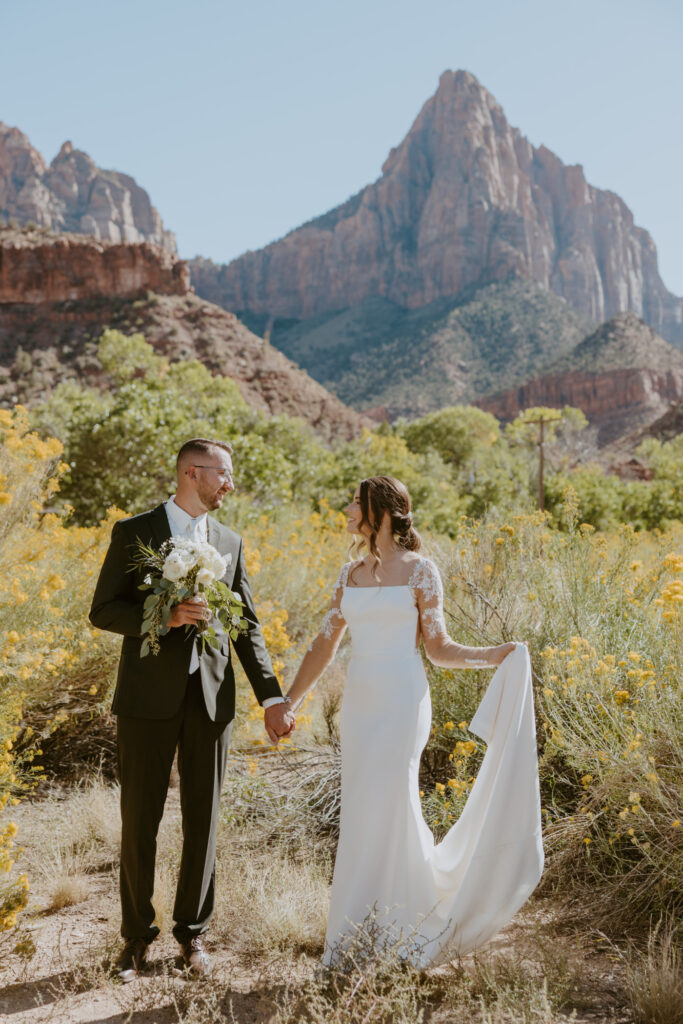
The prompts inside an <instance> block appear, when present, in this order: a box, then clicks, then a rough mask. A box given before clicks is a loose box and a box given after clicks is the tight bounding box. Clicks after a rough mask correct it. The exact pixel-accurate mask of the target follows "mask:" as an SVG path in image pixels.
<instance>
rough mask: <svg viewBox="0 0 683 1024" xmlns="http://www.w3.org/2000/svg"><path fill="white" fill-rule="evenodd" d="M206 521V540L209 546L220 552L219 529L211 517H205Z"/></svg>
mask: <svg viewBox="0 0 683 1024" xmlns="http://www.w3.org/2000/svg"><path fill="white" fill-rule="evenodd" d="M206 521H207V530H206V534H207V539H208V541H209V544H211V545H212V546H213V547H214V548H216V550H217V551H220V550H221V528H220V525H219V524H218V523H217V522H216V520H215V519H212V518H211V516H207V517H206Z"/></svg>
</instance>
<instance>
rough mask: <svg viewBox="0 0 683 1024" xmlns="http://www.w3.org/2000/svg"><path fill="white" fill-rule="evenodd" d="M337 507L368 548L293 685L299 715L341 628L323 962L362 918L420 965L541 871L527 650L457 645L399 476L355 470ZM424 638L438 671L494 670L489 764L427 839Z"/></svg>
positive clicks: (448, 951) (490, 922)
mask: <svg viewBox="0 0 683 1024" xmlns="http://www.w3.org/2000/svg"><path fill="white" fill-rule="evenodd" d="M345 512H346V515H347V517H348V527H347V529H348V531H349V532H350V533H352V534H354V535H355V537H356V550H357V552H359V551H360V550H361V549H363V548H364V549H366V553H365V557H364V558H361V559H359V560H357V561H354V562H349V563H347V564H346V565H344V566H343V567H342V570H341V572H340V574H339V578H338V580H337V584H336V587H335V590H334V594H333V596H332V600H331V602H330V606H329V609H328V611H327V614H326V615H325V618H324V619H323V622H322V625H321V628H320V631H319V633H318V635H317V636H316V638H315V640H314V641H313V643H312V644H311V646H310V648H309V650H308V652H307V654H306V655H305V657H304V659H303V661H302V663H301V666H300V668H299V670H298V672H297V675H296V677H295V679H294V682H293V683H292V686H291V689H290V691H289V693H288V699H289V700H290V701H291V702H292V705H293V708H294V709H296V707H298V706H299V705H300V704H301V702H302V701H303V699H304V697H305V695H306V693H307V692H308V691H309V690H310V689H311V687H313V686H314V685H315V683H316V682H317V681H318V679H319V678H320V676H321V675H322V673H323V671H324V670H325V668H326V667H327V666H328V665H329V663H330V661H331V660H332V658H333V657H334V654H335V651H336V649H337V647H338V645H339V642H340V640H341V638H342V636H343V634H344V631H345V630H346V627H347V625H348V627H349V629H350V632H351V638H352V653H351V659H350V662H349V667H348V674H347V678H346V684H345V689H344V698H343V702H342V707H341V713H340V736H341V755H342V783H341V820H340V833H339V844H338V848H337V856H336V861H335V868H334V877H333V880H332V893H331V901H330V912H329V918H328V926H327V935H326V948H325V957H324V961H325V963H327V964H330V965H334V964H335V963H336V962H337V961H338V960H339V959H340V958H341V956H342V955H343V953H344V950H345V949H347V948H348V947H349V945H350V944H352V943H353V941H354V937H355V936H357V935H358V933H359V929H362V927H363V924H364V923H365V925H366V926H367V925H368V923H369V921H372V922H373V928H374V930H375V933H376V931H377V928H379V931H380V934H381V936H382V938H381V940H380V942H381V943H382V944H389V943H391V944H392V945H395V946H397V947H398V949H399V950H400V955H401V956H402V957H404V958H405V959H407V960H410V961H411V962H412V963H414V964H415V965H416V966H427V965H429V964H432V963H435V962H438V961H439V960H443V959H447V958H449V957H453V956H456V955H458V954H463V953H466V952H468V951H469V950H471V949H473V948H475V947H477V946H479V945H481V944H482V943H483V942H485V941H487V939H489V938H490V937H491V936H492V935H494V934H495V933H496V932H497V931H498V930H499V929H500V928H501V927H502V926H503V925H504V924H506V923H507V921H509V920H510V918H511V917H512V916H513V915H514V914H515V913H516V911H517V910H518V909H519V907H520V906H521V905H522V903H523V902H524V901H525V900H526V899H527V897H528V896H529V894H530V893H531V892H532V890H533V889H534V888H535V886H536V884H537V882H538V880H539V878H540V875H541V870H542V866H543V848H542V845H541V827H540V801H539V791H538V770H537V759H536V742H535V729H534V717H533V695H532V690H531V676H530V666H529V656H528V653H527V650H526V647H525V646H524V645H523V644H515V643H507V644H501V645H500V646H497V647H463V646H462V645H461V644H458V643H456V642H455V641H454V640H451V638H450V637H449V635H448V633H447V630H446V625H445V622H444V616H443V588H442V585H441V579H440V576H439V573H438V570H437V568H436V566H435V565H434V563H433V562H431V561H430V560H429V559H427V558H425V557H423V555H422V554H421V542H420V537H419V535H418V534H417V532H416V531H415V530H414V529H413V526H412V515H411V503H410V496H409V494H408V491H407V490H406V488H405V487H404V485H403V484H402V483H401V482H400V481H399V480H396V479H394V478H393V477H387V476H377V477H370V478H368V479H367V480H363V481H362V482H361V484H360V486H359V487H358V489H357V490H356V493H355V494H354V497H353V501H352V502H351V504H350V505H348V506H347V508H346V509H345ZM420 640H421V641H422V644H423V645H424V650H425V653H426V655H427V657H428V658H429V660H430V661H431V662H432V663H433V664H434V665H439V666H442V667H445V668H454V669H465V668H481V667H491V668H493V667H496V666H500V667H498V669H497V671H496V673H495V675H494V677H493V679H492V681H491V683H490V684H489V687H488V689H487V691H486V695H485V697H484V699H483V701H482V703H481V705H480V707H479V709H478V711H477V713H476V715H475V717H474V719H473V720H472V723H471V726H470V728H471V731H472V732H474V733H476V734H477V735H479V736H480V737H482V738H483V739H484V740H485V741H486V742H487V744H488V748H487V752H486V755H485V758H484V761H483V763H482V765H481V768H480V770H479V773H478V775H477V779H476V781H475V783H474V786H473V788H472V790H471V792H470V795H469V797H468V800H467V803H466V805H465V808H464V809H463V812H462V814H461V815H460V818H459V820H458V821H457V822H456V823H455V824H454V825H453V827H452V828H451V830H450V831H449V832H448V833H447V835H446V836H445V837H444V839H443V840H442V841H441V842H440V843H437V844H435V842H434V838H433V836H432V833H431V831H430V829H429V828H428V826H427V824H426V822H425V820H424V818H423V816H422V810H421V806H420V796H419V785H418V771H419V764H420V755H421V753H422V751H423V749H424V747H425V745H426V743H427V740H428V738H429V733H430V727H431V703H430V698H429V688H428V684H427V677H426V675H425V671H424V667H423V664H422V657H421V653H420Z"/></svg>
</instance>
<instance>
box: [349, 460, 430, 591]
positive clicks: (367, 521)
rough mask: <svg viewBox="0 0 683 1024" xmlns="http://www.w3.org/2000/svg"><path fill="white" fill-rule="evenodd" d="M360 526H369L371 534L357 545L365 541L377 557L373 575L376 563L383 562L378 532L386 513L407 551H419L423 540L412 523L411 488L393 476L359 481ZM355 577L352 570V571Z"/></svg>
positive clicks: (393, 531)
mask: <svg viewBox="0 0 683 1024" xmlns="http://www.w3.org/2000/svg"><path fill="white" fill-rule="evenodd" d="M360 508H361V515H362V520H361V526H367V527H369V529H370V536H369V537H367V538H366V537H362V539H360V540H359V541H357V542H356V546H357V547H358V546H363V545H366V546H367V548H368V550H369V551H370V554H371V555H372V557H373V559H374V563H373V566H372V574H373V576H375V577H376V576H377V566H378V565H380V564H381V561H382V559H381V558H380V554H379V550H378V548H377V543H376V541H377V534H378V532H379V528H380V526H381V525H382V520H383V518H384V513H385V512H388V514H389V516H390V517H391V532H392V534H393V536H394V540H395V541H396V543H397V544H398V546H399V547H400V548H405V550H406V551H419V550H420V548H421V547H422V541H421V540H420V535H419V533H418V532H417V530H416V529H415V528H414V527H413V513H412V510H411V509H412V505H411V501H410V495H409V494H408V488H407V487H406V486H405V484H402V483H401V481H400V480H397V479H396V477H393V476H369V477H367V479H365V480H361V483H360ZM351 576H352V577H353V572H352V573H351Z"/></svg>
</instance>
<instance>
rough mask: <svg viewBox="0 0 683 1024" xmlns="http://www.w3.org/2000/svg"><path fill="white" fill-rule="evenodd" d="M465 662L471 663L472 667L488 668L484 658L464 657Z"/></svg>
mask: <svg viewBox="0 0 683 1024" xmlns="http://www.w3.org/2000/svg"><path fill="white" fill-rule="evenodd" d="M465 664H466V665H471V666H472V667H473V668H490V667H491V666H490V665H489V663H488V661H487V659H486V658H465Z"/></svg>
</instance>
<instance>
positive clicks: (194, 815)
mask: <svg viewBox="0 0 683 1024" xmlns="http://www.w3.org/2000/svg"><path fill="white" fill-rule="evenodd" d="M231 732H232V722H213V721H212V720H211V719H210V718H209V715H208V713H207V710H206V704H205V702H204V695H203V693H202V686H201V680H200V677H199V671H196V672H193V673H192V674H191V675H190V676H188V680H187V688H186V691H185V697H184V700H183V702H182V704H181V706H180V708H179V710H178V712H177V713H176V714H175V715H174V716H173V717H172V718H162V719H149V718H133V717H129V716H126V715H119V716H118V719H117V745H118V763H119V776H120V781H121V821H122V829H121V877H120V883H121V910H122V925H121V934H122V936H123V937H124V938H126V939H136V938H142V939H146V940H147V941H148V942H151V941H152V939H154V938H155V937H156V935H157V934H158V928H156V927H155V926H154V925H153V921H154V907H153V905H152V896H153V893H154V862H155V857H156V845H157V834H158V831H159V823H160V822H161V817H162V814H163V811H164V804H165V802H166V796H167V793H168V784H169V779H170V775H171V768H172V766H173V757H174V754H175V752H176V749H177V750H178V772H179V775H180V806H181V811H182V824H183V850H182V858H181V862H180V873H179V877H178V886H177V890H176V900H175V906H174V910H173V917H174V920H175V927H174V929H173V934H174V935H175V937H176V938H177V939H178V941H179V942H186V941H187V940H188V939H190V938H191V937H192V936H193V935H200V934H201V933H202V932H204V931H206V929H207V927H208V924H209V921H210V919H211V915H212V913H213V908H214V901H215V872H216V829H217V824H218V806H219V801H220V794H221V787H222V785H223V778H224V775H225V764H226V760H227V755H228V747H229V745H230V734H231Z"/></svg>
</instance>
